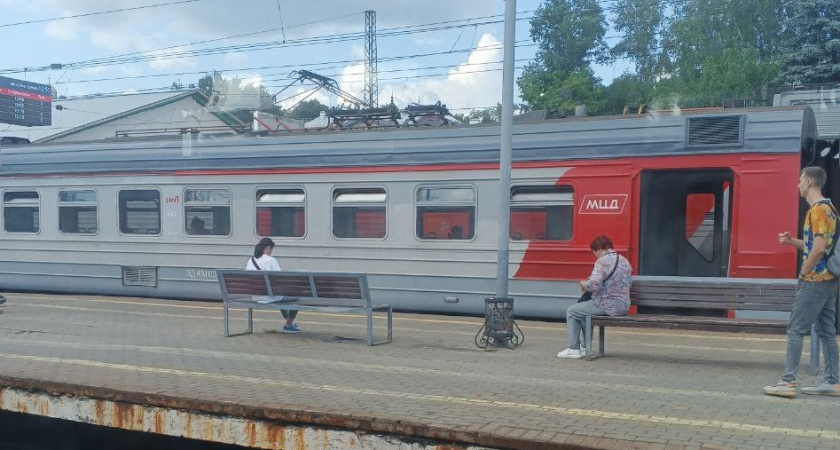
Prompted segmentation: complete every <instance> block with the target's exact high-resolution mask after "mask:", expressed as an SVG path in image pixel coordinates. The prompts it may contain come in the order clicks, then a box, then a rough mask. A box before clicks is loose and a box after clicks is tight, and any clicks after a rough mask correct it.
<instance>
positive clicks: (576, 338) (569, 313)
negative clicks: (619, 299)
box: [566, 300, 607, 350]
mask: <svg viewBox="0 0 840 450" xmlns="http://www.w3.org/2000/svg"><path fill="white" fill-rule="evenodd" d="M606 315H607V312H606V311H604V310H603V309H601V307H600V306H598V305H596V304H595V302H594V301H592V300H588V301H585V302H580V303H575V304H574V305H572V306H570V307H568V308H567V309H566V328H567V329H568V331H569V348H571V349H573V350H575V349H579V348H580V339H581V332H582V331H583V327H585V326H586V317H587V316H606Z"/></svg>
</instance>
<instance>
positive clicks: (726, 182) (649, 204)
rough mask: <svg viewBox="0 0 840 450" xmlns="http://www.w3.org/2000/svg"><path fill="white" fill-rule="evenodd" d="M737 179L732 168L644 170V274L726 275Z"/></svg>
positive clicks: (641, 243)
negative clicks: (733, 191) (733, 188)
mask: <svg viewBox="0 0 840 450" xmlns="http://www.w3.org/2000/svg"><path fill="white" fill-rule="evenodd" d="M733 182H734V175H733V173H732V171H731V170H729V169H702V170H656V171H644V172H642V176H641V204H640V206H641V214H640V224H639V225H640V226H639V233H640V236H639V270H638V272H639V275H662V276H687V277H726V276H727V275H728V273H729V245H730V242H731V217H732V184H733Z"/></svg>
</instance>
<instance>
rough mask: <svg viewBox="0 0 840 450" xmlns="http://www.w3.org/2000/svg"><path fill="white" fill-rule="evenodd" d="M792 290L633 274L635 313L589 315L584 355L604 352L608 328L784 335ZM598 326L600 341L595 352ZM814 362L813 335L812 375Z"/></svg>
mask: <svg viewBox="0 0 840 450" xmlns="http://www.w3.org/2000/svg"><path fill="white" fill-rule="evenodd" d="M795 290H796V280H792V279H791V280H789V279H735V278H688V277H637V278H634V280H633V285H632V287H631V290H630V298H631V300H632V304H633V305H635V307H636V308H637V309H638V314H635V315H628V316H591V317H588V318H587V323H586V326H585V327H584V333H585V341H586V343H585V345H586V358H587V359H590V360H591V359H595V358H599V357H601V356H604V354H605V351H606V350H605V347H606V342H605V328H606V327H608V326H616V327H626V328H660V329H668V330H696V331H716V332H733V333H739V332H747V333H769V334H784V333H785V332H786V328H787V316H788V315H789V313H790V310H791V307H792V306H793V297H794V292H795ZM715 313H717V314H715ZM713 314H714V315H713ZM762 315H764V316H767V317H766V318H765V317H761V316H762ZM596 327H597V328H598V337H599V339H598V341H599V342H598V352H597V353H594V352H593V346H592V340H593V334H594V329H595V328H596ZM818 364H819V344H818V342H817V339H816V336H815V334H813V333H812V336H811V363H810V372H811V373H816V371H817V365H818Z"/></svg>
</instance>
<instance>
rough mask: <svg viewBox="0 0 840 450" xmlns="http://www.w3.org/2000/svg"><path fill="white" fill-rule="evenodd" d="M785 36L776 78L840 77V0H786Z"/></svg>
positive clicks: (819, 79) (834, 79)
mask: <svg viewBox="0 0 840 450" xmlns="http://www.w3.org/2000/svg"><path fill="white" fill-rule="evenodd" d="M787 8H788V9H787V10H788V12H789V17H788V20H787V28H788V31H789V33H788V37H787V39H786V40H785V42H784V50H785V52H784V56H783V57H782V62H781V71H780V73H779V77H778V79H777V81H778V82H779V83H780V84H784V85H796V84H811V83H830V82H835V83H836V82H838V81H840V0H788V2H787Z"/></svg>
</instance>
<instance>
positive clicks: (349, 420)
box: [0, 375, 641, 450]
mask: <svg viewBox="0 0 840 450" xmlns="http://www.w3.org/2000/svg"><path fill="white" fill-rule="evenodd" d="M0 387H4V388H11V389H21V390H25V391H29V392H33V393H43V394H49V395H56V396H71V397H82V398H89V399H95V400H106V401H112V402H122V403H130V404H136V405H143V406H148V407H157V408H165V409H175V410H182V411H187V412H193V413H202V414H211V415H219V416H233V417H240V418H245V419H249V420H265V421H274V422H283V423H285V424H289V425H309V426H312V425H315V426H320V427H327V428H337V429H345V430H357V431H363V432H367V433H383V434H396V435H402V436H409V437H415V438H421V439H434V440H439V441H449V442H452V443H457V444H472V445H480V446H486V447H497V448H508V449H516V450H549V449H558V450H586V449H597V448H603V444H604V440H603V439H601V438H594V437H593V438H590V439H591V440H592V441H593V443H592V444H593V445H588V443H581V442H574V443H573V442H564V441H568V440H572V441H575V440H580V438H581V437H583V436H581V435H574V434H558V435H555V436H554V438H552V441H551V442H546V441H536V440H533V439H527V438H519V437H508V436H499V435H495V434H492V433H488V432H482V431H470V430H453V429H449V428H444V427H439V426H429V425H427V424H422V423H416V422H406V421H401V420H390V419H383V418H378V417H372V416H366V415H359V414H351V413H344V412H336V411H316V410H299V409H291V408H283V407H282V406H279V405H278V406H274V405H271V406H247V405H240V404H236V403H228V402H214V401H208V400H199V399H187V398H182V397H174V396H169V395H163V394H153V393H146V392H128V391H121V390H117V389H110V388H103V387H97V386H85V385H77V384H71V383H60V382H54V381H44V380H33V379H23V378H16V377H9V376H2V375H0ZM609 441H611V443H617V442H621V443H623V444H624V445H628V444H629V445H631V446H632V445H633V444H636V445H638V444H641V442H639V441H630V440H622V441H615V440H612V439H609ZM599 442H600V445H598V443H599Z"/></svg>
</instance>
